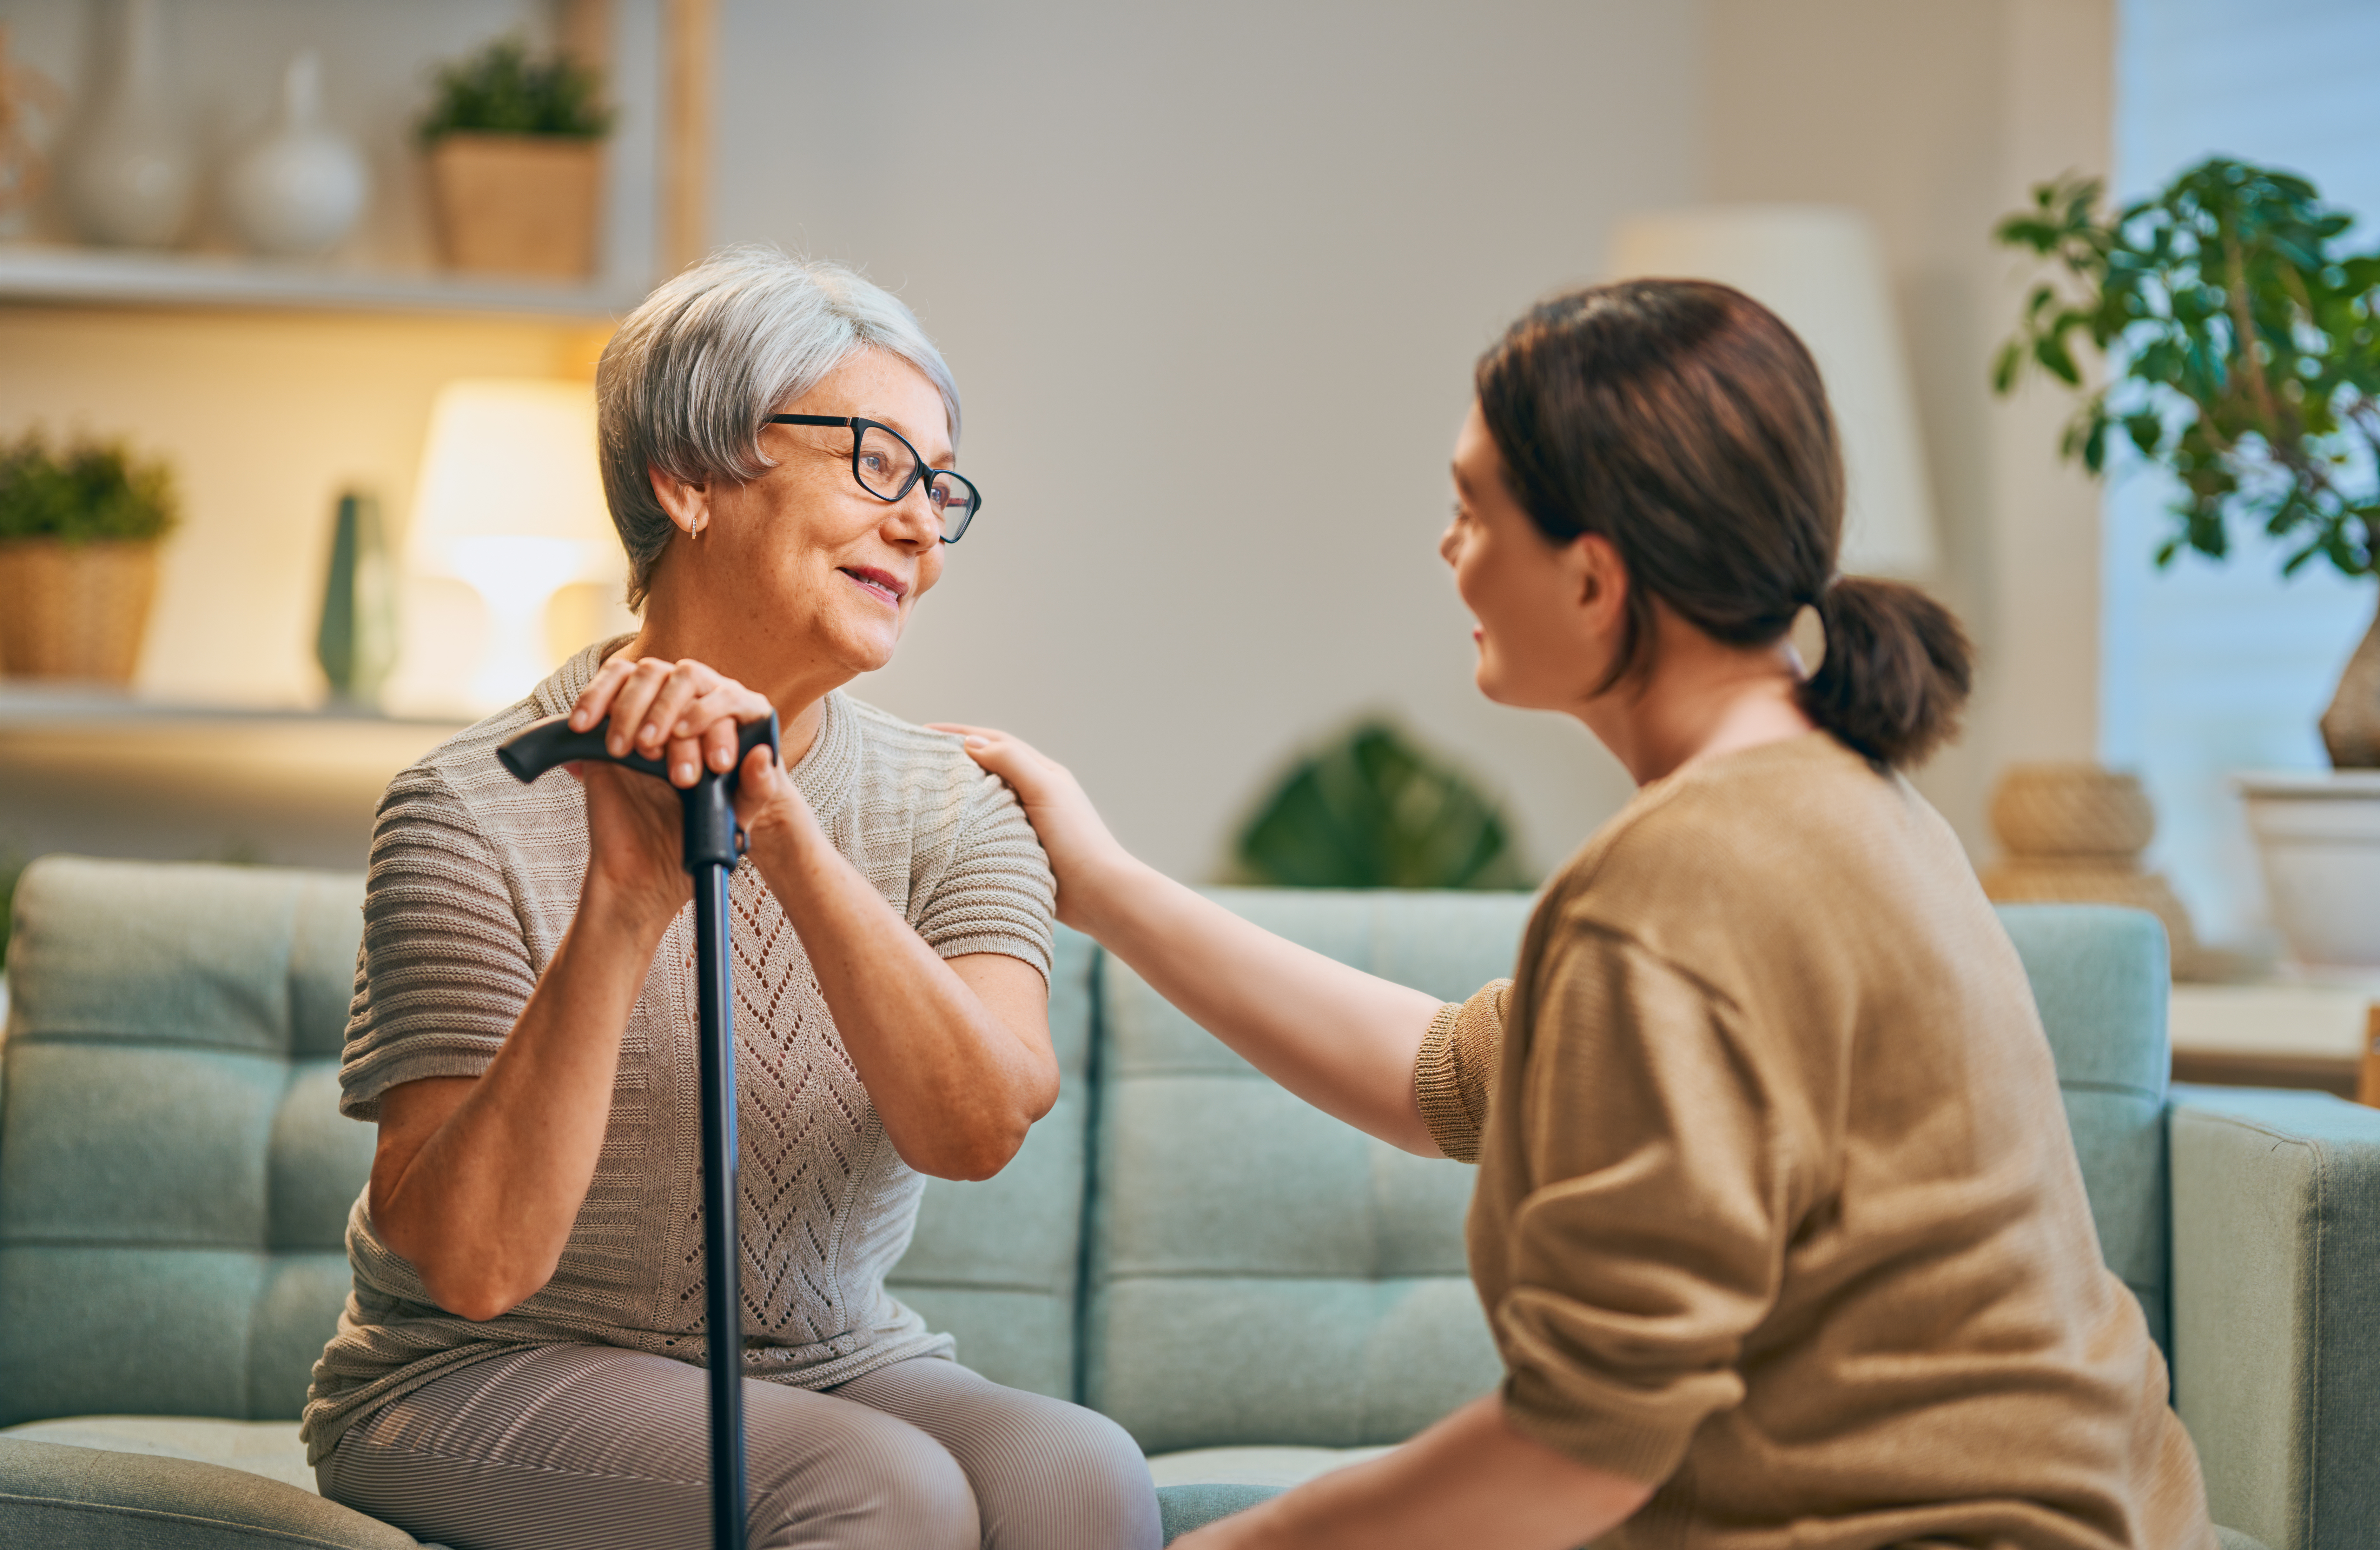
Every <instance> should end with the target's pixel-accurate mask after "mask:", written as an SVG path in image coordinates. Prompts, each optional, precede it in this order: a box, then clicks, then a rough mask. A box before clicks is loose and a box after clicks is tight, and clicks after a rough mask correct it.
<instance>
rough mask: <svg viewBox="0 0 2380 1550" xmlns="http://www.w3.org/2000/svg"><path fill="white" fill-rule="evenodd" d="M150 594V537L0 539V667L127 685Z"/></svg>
mask: <svg viewBox="0 0 2380 1550" xmlns="http://www.w3.org/2000/svg"><path fill="white" fill-rule="evenodd" d="M156 595H157V545H156V544H155V543H61V542H60V541H58V540H56V539H55V538H12V539H8V540H6V541H5V542H0V669H5V670H6V672H7V673H8V674H9V675H10V676H12V677H26V678H91V679H96V680H98V681H100V682H103V683H115V684H125V683H130V682H131V681H132V672H133V669H134V668H135V667H137V666H139V665H140V641H141V637H142V636H143V635H145V634H146V633H147V631H148V628H149V604H150V603H151V601H152V599H154V598H155V596H156Z"/></svg>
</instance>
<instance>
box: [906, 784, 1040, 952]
mask: <svg viewBox="0 0 2380 1550" xmlns="http://www.w3.org/2000/svg"><path fill="white" fill-rule="evenodd" d="M1057 902H1058V884H1057V880H1056V879H1055V878H1054V877H1052V876H1051V875H1050V858H1049V857H1048V856H1047V855H1046V854H1044V853H1043V851H1042V849H1041V837H1040V836H1038V835H1037V834H1035V833H1034V832H1033V825H1032V824H1031V823H1029V822H1028V821H1027V820H1026V816H1025V807H1024V804H1023V803H1021V802H1019V801H1018V800H1017V799H1016V793H1014V791H1011V790H1010V789H1009V788H1008V787H1007V785H1006V784H1005V783H1004V782H1002V780H1001V779H999V777H997V776H995V775H985V774H981V773H979V772H977V773H973V774H971V775H969V777H968V787H967V790H966V795H965V810H964V816H963V818H962V820H961V822H960V824H959V832H958V836H957V839H956V841H955V843H954V845H953V849H952V852H951V856H950V859H949V862H948V864H947V865H945V866H944V867H943V868H942V869H941V874H940V875H939V876H937V877H935V878H934V880H933V883H932V885H931V887H930V889H929V891H928V892H927V893H926V894H925V895H924V896H923V897H921V898H918V899H917V900H915V901H913V903H912V906H911V914H910V923H911V924H912V925H913V926H914V927H915V928H916V929H917V934H918V935H919V936H922V937H924V938H925V939H926V945H927V946H930V947H932V948H933V949H934V951H936V952H937V953H940V954H941V956H942V957H944V958H961V957H964V956H965V955H966V954H968V953H1005V954H1007V955H1008V956H1009V957H1010V958H1023V959H1024V960H1025V961H1026V962H1027V963H1029V964H1031V965H1032V966H1033V967H1034V968H1036V969H1038V970H1040V971H1041V977H1042V978H1043V979H1045V980H1046V979H1048V978H1049V977H1050V965H1051V962H1052V961H1053V953H1054V950H1055V942H1054V937H1055V931H1054V928H1053V926H1052V924H1051V922H1052V921H1053V920H1054V919H1055V917H1056V913H1057Z"/></svg>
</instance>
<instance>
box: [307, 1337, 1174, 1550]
mask: <svg viewBox="0 0 2380 1550" xmlns="http://www.w3.org/2000/svg"><path fill="white" fill-rule="evenodd" d="M704 1383H705V1375H704V1373H703V1372H702V1370H701V1369H700V1368H698V1367H690V1366H688V1365H686V1363H684V1362H681V1361H672V1360H670V1359H669V1358H667V1357H658V1356H647V1355H643V1354H641V1353H639V1352H634V1351H623V1350H615V1349H610V1348H607V1347H601V1346H540V1347H533V1348H530V1349H527V1350H523V1351H518V1352H514V1353H509V1354H507V1355H504V1356H501V1357H494V1358H491V1359H490V1360H488V1361H480V1362H474V1363H472V1364H471V1365H469V1366H467V1367H463V1368H460V1369H458V1370H456V1371H455V1372H452V1373H446V1374H444V1375H443V1376H441V1377H439V1378H438V1379H436V1380H434V1381H433V1382H431V1383H429V1384H427V1385H423V1386H422V1387H420V1388H419V1389H417V1390H415V1391H414V1392H413V1393H411V1394H408V1395H407V1396H405V1397H403V1398H400V1399H396V1400H394V1401H392V1402H390V1403H389V1404H387V1405H385V1406H383V1407H382V1408H381V1409H380V1410H375V1411H373V1412H372V1413H371V1414H370V1415H368V1416H366V1417H364V1418H363V1419H361V1420H359V1421H358V1422H355V1423H354V1424H353V1425H351V1426H350V1427H349V1428H348V1429H347V1431H346V1434H345V1435H344V1436H342V1437H341V1438H340V1439H339V1445H338V1447H337V1448H336V1450H334V1452H333V1453H332V1454H331V1456H330V1457H329V1458H325V1459H323V1460H322V1464H321V1465H320V1466H319V1467H318V1468H317V1469H316V1471H315V1474H316V1478H317V1480H318V1481H319V1482H320V1483H321V1486H322V1495H325V1496H327V1497H329V1498H330V1499H332V1500H333V1501H337V1502H344V1503H346V1505H347V1506H349V1507H354V1508H356V1509H357V1510H358V1511H359V1512H364V1513H369V1514H370V1515H371V1516H372V1517H374V1518H378V1519H382V1520H383V1522H387V1523H392V1524H395V1526H396V1527H398V1528H400V1529H403V1530H405V1531H406V1532H407V1533H410V1534H412V1535H413V1536H414V1537H415V1538H417V1539H421V1540H427V1541H432V1542H435V1543H437V1544H445V1545H451V1546H453V1547H454V1550H590V1547H593V1546H599V1545H602V1546H609V1545H618V1546H655V1547H659V1546H673V1547H687V1550H698V1547H700V1546H704V1545H707V1544H709V1543H710V1472H709V1471H710V1434H709V1428H708V1420H707V1417H708V1415H709V1410H708V1408H707V1403H706V1399H705V1393H704ZM744 1410H745V1420H746V1429H747V1442H746V1446H745V1455H746V1458H747V1462H748V1468H749V1471H750V1478H751V1508H750V1524H751V1533H750V1541H751V1544H752V1545H753V1547H754V1550H762V1547H775V1546H786V1545H802V1546H805V1547H808V1546H818V1547H821V1550H823V1547H829V1546H832V1547H833V1550H976V1547H977V1546H983V1547H985V1550H992V1547H998V1550H1028V1547H1029V1550H1156V1546H1157V1545H1158V1544H1160V1532H1159V1528H1158V1516H1157V1494H1156V1491H1155V1488H1154V1487H1153V1486H1152V1485H1151V1484H1150V1483H1149V1478H1148V1466H1147V1463H1146V1462H1145V1461H1144V1460H1143V1459H1142V1458H1141V1455H1140V1449H1139V1448H1138V1447H1136V1446H1134V1444H1133V1441H1132V1438H1131V1437H1130V1436H1128V1435H1127V1434H1125V1433H1124V1431H1123V1428H1122V1427H1120V1426H1118V1425H1116V1423H1115V1422H1111V1421H1110V1420H1108V1419H1107V1418H1106V1417H1105V1416H1103V1415H1100V1414H1099V1413H1097V1412H1096V1411H1093V1410H1084V1409H1083V1408H1082V1407H1080V1406H1078V1405H1070V1404H1067V1403H1066V1402H1065V1401H1063V1400H1061V1399H1050V1398H1045V1397H1042V1396H1040V1395H1038V1394H1026V1393H1024V1392H1022V1391H1021V1390H1018V1389H1014V1388H1003V1387H1002V1386H1001V1385H998V1384H995V1383H992V1382H990V1380H988V1379H986V1378H983V1377H979V1376H977V1374H976V1373H971V1372H969V1371H968V1370H967V1369H965V1368H964V1367H962V1366H960V1365H959V1364H958V1363H957V1362H955V1361H945V1360H943V1359H941V1358H940V1357H916V1358H912V1359H911V1360H909V1361H899V1362H895V1363H893V1364H892V1366H889V1367H885V1368H881V1369H879V1370H878V1371H876V1372H873V1373H868V1374H867V1375H866V1376H864V1377H860V1378H856V1379H854V1380H853V1381H852V1382H850V1383H847V1384H844V1385H842V1386H841V1387H839V1388H835V1389H832V1390H830V1391H828V1392H826V1393H822V1394H821V1393H813V1392H811V1391H809V1390H807V1389H800V1388H789V1387H787V1386H785V1385H782V1384H773V1383H762V1382H760V1381H759V1380H757V1379H753V1380H747V1382H746V1383H745V1385H744Z"/></svg>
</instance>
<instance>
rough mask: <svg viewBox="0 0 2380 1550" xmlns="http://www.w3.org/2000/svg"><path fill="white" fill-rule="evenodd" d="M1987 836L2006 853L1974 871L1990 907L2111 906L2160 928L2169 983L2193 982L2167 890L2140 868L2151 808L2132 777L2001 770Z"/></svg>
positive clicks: (2081, 768)
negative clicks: (2139, 912)
mask: <svg viewBox="0 0 2380 1550" xmlns="http://www.w3.org/2000/svg"><path fill="white" fill-rule="evenodd" d="M1991 820H1992V832H1993V833H1994V834H1995V835H1997V836H1998V837H1999V842H2000V848H2001V849H2002V850H2003V851H2004V852H2006V854H2005V856H2004V857H2003V859H2002V860H2000V861H1998V863H1997V864H1995V865H1993V866H1990V867H1986V868H1985V870H1984V873H1983V885H1984V893H1985V896H1986V897H1989V898H1990V899H1991V901H1992V902H1993V903H1995V904H2120V905H2124V906H2127V907H2129V908H2131V909H2145V910H2147V911H2148V912H2149V913H2150V914H2152V915H2155V917H2156V918H2157V919H2158V920H2160V921H2164V922H2165V934H2166V943H2167V946H2168V957H2169V958H2170V960H2171V962H2172V965H2173V977H2174V978H2175V979H2177V980H2189V979H2193V978H2196V977H2197V976H2198V973H2199V970H2200V969H2201V959H2202V957H2203V955H2202V954H2201V952H2200V949H2199V946H2198V934H2197V933H2196V932H2195V931H2194V930H2192V927H2191V923H2190V911H2189V910H2188V909H2185V908H2183V906H2182V902H2181V899H2180V897H2178V896H2177V895H2176V894H2175V893H2174V891H2173V886H2172V885H2170V884H2168V882H2167V881H2166V880H2165V878H2164V877H2163V876H2162V875H2160V874H2159V873H2154V872H2151V871H2148V870H2147V869H2146V868H2144V867H2143V865H2142V864H2141V853H2142V852H2143V851H2144V850H2146V849H2147V848H2148V845H2149V841H2150V840H2152V839H2155V837H2156V810H2155V808H2153V807H2152V806H2150V804H2149V798H2148V793H2147V792H2146V791H2143V789H2141V783H2140V780H2139V778H2138V777H2137V776H2134V775H2119V774H2118V773H2116V772H2115V771H2113V770H2104V769H2101V768H2100V767H2099V766H2098V765H2096V764H2086V763H2052V762H2045V763H2028V764H2011V765H2010V766H2009V767H2008V769H2007V771H2006V772H2005V773H2003V774H2002V775H2001V776H2000V780H1999V785H1998V787H1996V788H1995V789H1994V790H1993V792H1992V802H1991Z"/></svg>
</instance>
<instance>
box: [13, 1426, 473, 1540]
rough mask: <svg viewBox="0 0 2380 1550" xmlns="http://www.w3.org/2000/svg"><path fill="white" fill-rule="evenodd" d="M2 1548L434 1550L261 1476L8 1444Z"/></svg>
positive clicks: (185, 1462)
mask: <svg viewBox="0 0 2380 1550" xmlns="http://www.w3.org/2000/svg"><path fill="white" fill-rule="evenodd" d="M0 1541H5V1542H6V1544H8V1545H9V1546H10V1547H11V1550H15V1547H16V1546H18V1545H42V1546H43V1547H44V1550H115V1547H117V1546H122V1545H134V1544H137V1545H140V1546H143V1547H144V1550H294V1547H297V1546H308V1547H310V1550H435V1547H434V1546H417V1545H416V1544H415V1543H414V1540H413V1536H412V1535H410V1534H407V1533H405V1532H401V1531H399V1530H396V1529H393V1528H390V1527H389V1526H388V1525H387V1524H385V1523H383V1522H381V1521H379V1520H378V1519H371V1518H367V1517H365V1516H364V1515H363V1514H362V1513H360V1512H357V1511H355V1510H353V1509H352V1508H349V1507H341V1506H340V1505H339V1504H338V1503H336V1502H327V1501H324V1500H323V1499H322V1497H320V1496H318V1495H314V1494H313V1493H311V1492H310V1491H300V1490H298V1489H297V1487H296V1486H294V1485H284V1484H283V1483H281V1482H279V1481H277V1480H266V1479H265V1478H263V1477H262V1476H261V1475H252V1474H248V1473H245V1472H243V1471H239V1470H227V1469H225V1468H224V1467H223V1466H221V1465H219V1464H202V1463H200V1462H198V1461H197V1460H196V1459H191V1458H160V1457H157V1456H156V1455H154V1454H147V1453H116V1452H113V1451H110V1450H107V1449H103V1448H91V1447H72V1446H67V1445H66V1444H64V1443H44V1442H34V1441H32V1440H30V1439H28V1438H22V1437H0Z"/></svg>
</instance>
